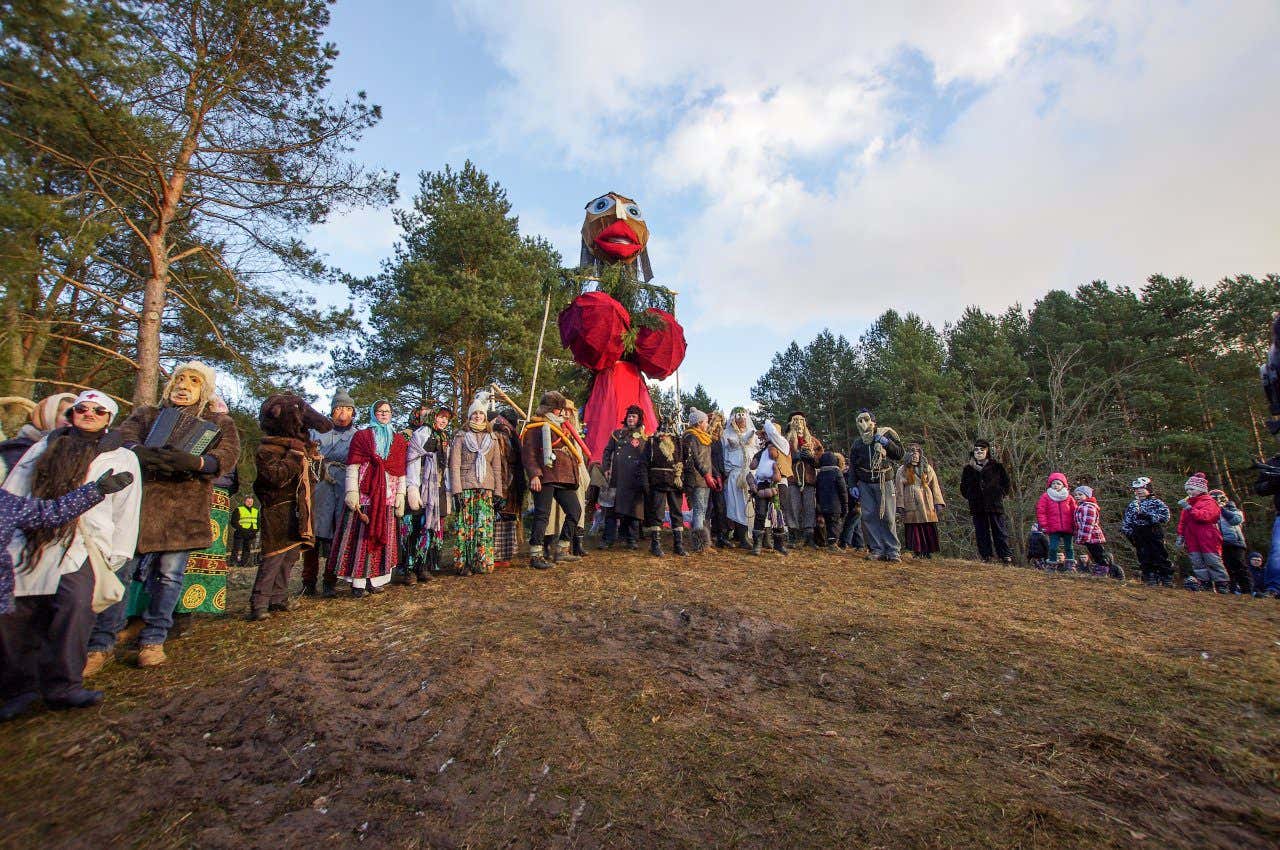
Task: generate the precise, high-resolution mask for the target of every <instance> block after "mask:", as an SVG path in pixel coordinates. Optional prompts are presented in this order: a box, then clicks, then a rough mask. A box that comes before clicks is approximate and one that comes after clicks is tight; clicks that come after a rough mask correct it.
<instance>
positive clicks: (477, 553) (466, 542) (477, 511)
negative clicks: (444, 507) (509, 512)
mask: <svg viewBox="0 0 1280 850" xmlns="http://www.w3.org/2000/svg"><path fill="white" fill-rule="evenodd" d="M453 521H454V528H455V530H456V531H457V537H456V538H455V539H454V542H453V565H454V567H455V568H456V569H458V570H471V572H473V573H491V572H493V562H494V551H495V550H494V512H493V493H492V492H490V491H488V490H463V491H462V508H461V510H459V511H458V512H457V513H456V514H454V520H453Z"/></svg>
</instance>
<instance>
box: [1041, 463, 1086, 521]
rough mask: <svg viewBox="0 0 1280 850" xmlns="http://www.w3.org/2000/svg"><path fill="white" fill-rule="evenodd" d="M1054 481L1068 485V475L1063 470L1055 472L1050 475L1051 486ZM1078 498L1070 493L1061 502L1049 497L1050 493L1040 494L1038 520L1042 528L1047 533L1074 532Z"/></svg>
mask: <svg viewBox="0 0 1280 850" xmlns="http://www.w3.org/2000/svg"><path fill="white" fill-rule="evenodd" d="M1054 481H1061V482H1062V484H1063V486H1064V487H1065V486H1066V483H1067V476H1065V475H1063V474H1062V473H1061V472H1055V473H1053V474H1052V475H1050V476H1049V486H1053V482H1054ZM1075 515H1076V500H1075V499H1073V498H1072V497H1071V496H1070V495H1068V496H1067V498H1065V499H1063V500H1062V501H1061V502H1055V501H1054V500H1053V499H1051V498H1049V493H1048V492H1044V493H1041V494H1040V501H1038V502H1036V521H1037V522H1039V523H1040V530H1041V531H1043V532H1044V533H1045V534H1072V533H1074V532H1075V530H1076V517H1075Z"/></svg>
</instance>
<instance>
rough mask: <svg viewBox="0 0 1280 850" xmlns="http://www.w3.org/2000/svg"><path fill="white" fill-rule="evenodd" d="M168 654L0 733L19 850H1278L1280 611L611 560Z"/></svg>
mask: <svg viewBox="0 0 1280 850" xmlns="http://www.w3.org/2000/svg"><path fill="white" fill-rule="evenodd" d="M248 578H249V577H248V576H246V575H243V574H242V575H238V576H236V577H235V583H234V589H235V592H234V593H233V596H232V601H233V605H235V606H236V607H237V608H238V610H241V611H243V608H244V607H245V605H246V598H247V590H246V588H245V585H246V582H247V580H248ZM169 654H170V658H171V661H170V664H169V665H168V666H166V667H163V668H159V669H156V670H151V671H140V670H136V669H134V668H132V667H131V666H128V665H127V664H122V663H117V664H115V665H113V666H111V667H109V668H108V670H107V671H106V672H104V673H103V674H102V676H100V677H99V678H98V679H97V680H96V681H95V684H96V685H97V686H99V687H103V688H105V690H106V691H107V693H108V698H107V702H106V703H104V705H103V706H102V707H101V708H100V709H93V710H88V711H83V712H78V713H69V714H50V713H46V712H41V713H39V714H36V715H31V716H28V717H26V718H23V719H22V720H19V721H17V722H15V723H13V724H10V725H8V726H7V727H4V728H3V730H2V731H0V759H2V760H3V764H4V769H3V775H2V776H0V820H2V823H3V827H4V828H3V831H2V832H0V835H3V839H0V843H3V844H4V845H5V846H10V847H26V848H35V847H41V848H45V847H66V846H70V847H81V846H82V847H106V846H137V847H148V848H156V847H186V846H195V847H211V848H222V847H225V848H232V847H237V848H238V847H274V848H285V847H295V846H308V847H314V846H335V847H338V846H355V845H359V846H367V847H406V848H410V847H476V848H481V847H485V848H487V847H583V848H591V847H769V848H782V847H786V848H789V847H841V848H845V847H884V848H913V847H936V848H954V847H1010V848H1012V847H1025V848H1032V847H1037V848H1039V847H1045V848H1052V847H1142V848H1170V847H1187V848H1191V847H1195V848H1205V847H1222V848H1228V847H1229V848H1241V847H1257V848H1272V847H1275V846H1277V845H1278V844H1280V776H1278V771H1280V767H1278V766H1280V605H1277V604H1276V603H1275V602H1274V601H1271V600H1251V599H1247V598H1238V597H1236V598H1224V597H1217V596H1213V595H1211V594H1191V593H1187V592H1185V591H1181V590H1177V591H1174V590H1153V589H1148V588H1145V587H1142V586H1140V585H1132V584H1130V585H1123V586H1122V585H1119V584H1116V583H1115V582H1111V581H1108V580H1098V579H1090V578H1085V577H1077V576H1047V575H1044V574H1040V573H1035V572H1032V571H1029V570H1024V569H1019V568H1013V567H999V566H990V565H983V564H975V563H969V562H964V561H934V562H910V561H907V562H904V563H902V564H900V565H889V566H886V565H882V564H876V563H872V562H869V561H866V560H863V559H861V558H857V557H852V556H846V555H828V554H812V553H808V554H793V555H792V556H791V557H789V558H786V559H782V558H779V557H778V556H775V555H770V554H769V553H766V554H765V555H764V556H763V557H759V558H752V557H749V556H747V555H746V554H745V553H741V552H734V553H722V554H719V555H713V556H704V557H700V558H689V559H683V560H680V559H675V558H667V559H665V560H663V561H660V562H659V561H655V560H654V559H652V558H649V557H647V556H645V555H643V554H637V553H626V554H619V553H609V554H607V555H606V554H593V555H592V556H591V557H590V558H589V559H587V560H586V561H583V562H582V563H579V564H574V565H571V566H566V567H559V568H556V569H554V570H551V571H548V572H545V573H539V572H534V571H531V570H527V569H510V570H503V571H500V572H498V573H495V574H493V575H490V576H477V577H471V578H455V577H448V578H442V579H437V580H436V581H433V582H431V583H430V584H428V585H425V586H420V587H416V588H405V589H399V588H393V589H392V590H391V591H390V592H388V593H386V594H383V595H381V596H378V597H374V598H371V599H365V600H352V599H348V598H346V597H343V598H340V599H338V600H335V601H333V602H324V601H319V600H302V601H301V602H300V603H299V605H298V607H297V609H296V610H295V611H293V612H291V613H289V614H287V615H284V616H282V617H277V618H275V619H273V620H271V621H269V622H265V623H255V624H249V623H246V622H244V621H243V620H242V619H224V620H221V621H214V620H202V621H200V622H199V623H198V627H197V629H196V630H195V631H194V633H192V634H191V635H189V636H187V637H184V638H182V639H181V640H177V641H171V642H170V644H169Z"/></svg>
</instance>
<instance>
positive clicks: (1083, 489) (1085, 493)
mask: <svg viewBox="0 0 1280 850" xmlns="http://www.w3.org/2000/svg"><path fill="white" fill-rule="evenodd" d="M1071 493H1072V495H1074V496H1075V497H1076V498H1077V499H1092V498H1093V488H1092V487H1090V486H1088V485H1087V484H1081V485H1080V486H1079V487H1077V488H1076V489H1074V490H1072V491H1071Z"/></svg>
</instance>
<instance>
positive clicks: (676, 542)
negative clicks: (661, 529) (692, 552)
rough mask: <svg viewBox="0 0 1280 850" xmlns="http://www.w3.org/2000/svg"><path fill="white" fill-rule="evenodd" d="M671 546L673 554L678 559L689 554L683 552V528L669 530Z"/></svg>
mask: <svg viewBox="0 0 1280 850" xmlns="http://www.w3.org/2000/svg"><path fill="white" fill-rule="evenodd" d="M671 545H672V548H673V549H675V553H676V555H677V556H678V557H681V558H684V557H687V556H688V554H689V553H688V552H686V551H685V550H684V529H683V528H673V529H671Z"/></svg>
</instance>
